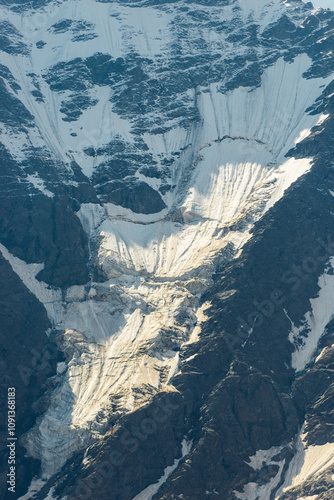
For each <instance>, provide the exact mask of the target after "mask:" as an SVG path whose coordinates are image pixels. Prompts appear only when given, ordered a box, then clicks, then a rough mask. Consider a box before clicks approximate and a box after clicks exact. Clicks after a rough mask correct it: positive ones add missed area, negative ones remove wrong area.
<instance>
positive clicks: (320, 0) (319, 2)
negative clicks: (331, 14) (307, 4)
mask: <svg viewBox="0 0 334 500" xmlns="http://www.w3.org/2000/svg"><path fill="white" fill-rule="evenodd" d="M312 4H313V7H320V8H322V9H330V10H334V4H333V0H312Z"/></svg>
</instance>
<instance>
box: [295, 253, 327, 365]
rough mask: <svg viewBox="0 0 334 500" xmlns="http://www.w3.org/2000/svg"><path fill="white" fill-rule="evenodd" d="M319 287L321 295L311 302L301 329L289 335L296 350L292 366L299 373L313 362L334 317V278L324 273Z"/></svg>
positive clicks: (297, 328) (296, 329)
mask: <svg viewBox="0 0 334 500" xmlns="http://www.w3.org/2000/svg"><path fill="white" fill-rule="evenodd" d="M330 263H331V268H333V266H334V257H332V258H331V259H330ZM318 286H319V287H320V291H319V294H318V296H317V297H316V298H314V299H311V300H310V302H311V310H310V311H309V312H307V313H306V315H305V317H304V319H303V322H302V323H303V324H302V325H301V326H299V327H297V326H293V328H292V329H291V332H290V335H289V339H290V342H292V343H293V344H294V346H295V348H296V350H295V351H294V352H293V353H292V362H291V365H292V367H293V368H295V370H296V371H297V372H298V371H301V370H303V369H304V368H305V367H306V365H307V364H308V363H309V362H310V361H311V359H312V356H313V355H314V353H315V351H316V349H317V345H318V341H319V339H320V337H321V336H322V335H323V333H324V331H325V327H326V325H327V324H328V323H329V321H330V320H331V319H332V317H333V315H334V302H333V295H334V276H333V275H330V274H328V273H324V274H323V275H322V276H320V278H319V281H318ZM303 331H304V332H305V333H306V338H305V337H304V336H302V335H301V333H302V332H303ZM300 342H301V344H300Z"/></svg>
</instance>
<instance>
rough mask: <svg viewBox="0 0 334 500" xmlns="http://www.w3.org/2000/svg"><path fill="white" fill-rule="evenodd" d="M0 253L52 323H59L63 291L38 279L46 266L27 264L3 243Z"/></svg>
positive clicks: (0, 245)
mask: <svg viewBox="0 0 334 500" xmlns="http://www.w3.org/2000/svg"><path fill="white" fill-rule="evenodd" d="M0 251H1V253H2V255H3V257H4V258H5V259H6V260H8V262H9V263H10V265H11V266H12V269H13V271H14V272H15V273H16V274H17V275H18V276H19V277H20V278H21V280H22V281H23V283H24V284H25V286H26V287H27V288H28V289H29V290H30V291H31V292H32V293H33V294H34V295H35V296H36V297H37V299H38V300H39V301H40V302H42V304H43V305H44V307H45V309H46V311H47V313H48V317H49V320H50V321H51V323H52V324H53V325H55V324H56V323H58V322H59V321H60V320H61V317H62V305H61V301H62V296H61V291H60V290H59V289H57V288H54V287H51V286H50V285H47V284H46V283H43V281H38V280H37V279H36V275H37V274H38V273H39V272H40V271H41V270H42V269H43V268H44V264H26V262H24V261H23V260H21V259H19V258H18V257H14V255H12V254H11V253H10V252H8V250H7V248H6V247H5V246H4V245H2V244H1V243H0Z"/></svg>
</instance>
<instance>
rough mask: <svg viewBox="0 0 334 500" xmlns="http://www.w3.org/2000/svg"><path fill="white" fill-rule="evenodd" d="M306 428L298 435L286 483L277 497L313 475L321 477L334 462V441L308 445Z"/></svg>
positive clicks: (285, 479) (286, 475)
mask: <svg viewBox="0 0 334 500" xmlns="http://www.w3.org/2000/svg"><path fill="white" fill-rule="evenodd" d="M304 429H305V426H303V428H302V429H301V431H300V433H299V434H298V436H297V440H296V452H295V455H294V457H293V459H292V461H291V462H290V465H289V469H288V471H287V472H286V474H285V478H284V484H283V485H282V486H281V487H280V489H279V490H278V491H277V493H276V495H277V498H279V496H280V495H282V494H283V493H284V492H286V491H288V490H290V489H291V488H294V487H296V486H298V485H301V484H302V483H303V482H304V481H306V480H308V479H311V478H312V477H319V475H320V474H321V473H322V472H324V471H325V470H326V469H327V468H329V467H331V466H332V465H333V464H334V443H326V444H324V445H321V446H315V445H311V446H306V444H305V434H304ZM311 498H312V497H311Z"/></svg>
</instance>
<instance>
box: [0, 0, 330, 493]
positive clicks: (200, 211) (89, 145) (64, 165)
mask: <svg viewBox="0 0 334 500" xmlns="http://www.w3.org/2000/svg"><path fill="white" fill-rule="evenodd" d="M238 6H239V12H238V16H239V21H240V22H241V23H244V24H246V25H247V24H252V23H257V24H258V26H259V30H260V32H261V31H262V32H263V31H264V30H265V28H266V27H267V26H268V25H272V24H273V23H275V22H276V21H277V20H278V19H279V18H280V17H281V16H282V15H283V14H284V13H285V12H287V9H289V8H290V4H289V2H286V1H283V2H282V1H280V0H273V1H271V2H268V1H266V0H258V1H256V2H249V1H247V0H239V1H238ZM317 6H318V4H317V2H314V7H317ZM322 6H324V5H322ZM201 8H202V9H203V11H209V10H210V15H211V16H212V17H213V18H214V19H215V20H216V21H222V20H224V21H225V22H231V23H232V21H233V19H234V18H235V15H236V14H235V11H233V8H232V5H227V6H225V7H219V8H216V7H210V6H205V5H202V6H201ZM288 12H289V10H288ZM2 13H3V16H4V19H5V20H6V21H8V22H10V23H11V24H12V25H13V26H15V28H16V29H17V31H18V32H19V33H20V34H21V35H22V37H23V39H24V40H25V41H27V44H28V46H29V54H28V55H26V54H14V55H12V54H7V53H5V52H1V55H0V59H1V63H2V64H3V65H5V66H6V67H7V68H8V69H9V70H10V72H11V74H12V75H13V77H14V79H15V80H16V81H17V82H18V84H19V86H20V88H19V89H17V90H16V91H15V92H14V91H13V90H12V89H9V91H10V92H11V93H13V92H14V93H15V95H16V97H17V98H18V99H19V100H20V101H21V102H22V103H23V105H24V106H25V108H26V109H27V110H28V111H29V113H30V114H31V115H32V116H33V117H34V123H35V127H33V128H31V129H30V130H28V131H22V130H21V131H18V130H10V128H6V127H5V126H3V125H2V126H1V130H0V132H1V137H0V139H1V142H2V143H3V144H4V145H5V146H6V148H7V149H8V151H9V152H10V153H11V155H12V157H13V158H15V159H17V161H21V160H22V158H24V152H25V148H36V150H37V149H39V148H41V150H42V153H43V155H45V158H52V159H53V160H54V161H55V164H56V166H57V168H58V169H59V170H60V171H62V175H63V177H64V178H63V182H64V183H65V184H68V185H72V186H76V181H74V180H73V179H72V169H73V162H75V163H76V164H77V165H78V166H79V167H80V170H81V172H82V174H83V175H84V176H85V177H87V178H88V179H94V176H95V175H97V172H98V171H99V168H100V166H101V164H102V163H101V162H103V161H105V162H108V158H109V156H108V152H106V151H105V147H106V145H107V144H108V143H109V142H110V141H111V140H113V139H115V138H118V139H121V140H122V141H123V142H124V143H126V144H127V147H133V148H134V150H136V149H138V133H137V132H134V129H135V128H138V127H140V125H138V123H137V122H138V120H139V119H138V117H136V116H135V114H134V113H132V114H131V110H127V109H125V111H124V113H121V112H120V110H119V108H118V107H117V102H118V101H117V95H116V90H117V89H115V88H113V87H112V86H110V85H109V84H101V83H98V84H92V83H91V82H89V83H87V86H86V88H85V92H87V96H88V98H89V99H90V102H91V103H93V105H91V106H88V107H87V108H86V109H82V110H80V114H79V116H78V117H76V119H75V120H72V121H71V120H68V121H66V120H64V112H62V111H61V110H62V109H63V108H62V106H64V104H63V103H64V102H65V101H66V99H67V100H70V99H71V97H73V93H72V91H71V90H69V89H67V88H65V89H61V90H59V89H58V90H56V89H55V87H56V85H57V82H56V83H54V82H52V83H50V82H48V81H47V75H48V72H49V71H51V73H52V71H55V70H54V68H59V66H57V65H59V64H63V63H66V62H68V61H73V60H79V59H80V60H84V59H85V60H86V59H87V58H89V57H93V56H95V55H96V54H102V53H103V54H108V55H110V56H111V57H112V58H113V60H117V59H118V58H125V57H126V55H127V54H128V53H129V52H131V51H135V52H136V53H137V54H138V56H139V57H141V58H147V59H149V60H151V61H153V63H154V70H152V72H153V74H154V72H157V68H158V67H159V65H161V64H162V61H164V60H167V59H168V58H170V57H171V54H172V50H171V45H172V43H173V38H174V35H175V33H174V32H175V30H177V28H176V27H175V19H176V18H177V15H179V12H178V9H177V8H176V7H174V6H173V5H170V6H166V7H164V8H162V9H156V8H154V7H150V6H145V7H143V6H141V7H133V6H126V5H122V4H120V3H119V2H112V3H102V2H97V1H94V0H85V2H79V1H77V0H67V1H62V2H60V3H59V2H50V3H49V4H48V5H46V6H45V7H43V8H42V9H40V10H38V11H37V10H29V9H28V10H26V11H24V12H23V13H20V14H18V13H16V12H14V11H13V10H11V9H7V8H3V9H2ZM291 15H293V10H292V14H291ZM295 16H296V17H295V19H296V23H300V24H301V25H302V23H303V17H302V16H301V15H300V14H299V13H295ZM64 20H71V22H72V25H73V26H75V23H81V26H82V25H83V24H84V25H85V27H86V28H85V30H84V34H85V37H86V39H85V40H84V42H82V43H78V42H77V41H75V36H76V33H77V32H78V29H74V28H73V33H72V32H71V33H72V34H71V36H72V35H73V37H74V38H73V39H72V41H71V42H69V30H68V29H67V30H64V31H62V29H61V28H60V27H59V26H60V23H62V22H63V21H64ZM55 26H56V27H57V26H58V27H57V28H55ZM71 30H72V28H71ZM71 30H70V31H71ZM79 31H80V30H79ZM201 36H202V37H203V39H204V40H205V42H206V43H208V44H209V45H210V46H212V47H213V48H215V50H220V49H221V47H224V54H225V55H224V57H225V58H226V59H228V58H234V57H236V58H237V57H242V56H243V55H244V54H243V48H242V46H240V45H238V44H235V43H231V42H230V41H228V39H227V36H226V34H225V33H218V32H217V31H214V30H210V29H209V28H205V29H203V30H202V32H201ZM194 38H195V35H194ZM41 41H43V43H44V44H43V45H41V44H40V42H41ZM193 43H194V39H191V38H190V39H184V40H183V41H182V44H183V45H184V47H183V49H184V52H185V53H188V52H189V53H190V54H191V53H192V52H193V50H192V49H191V48H190V47H191V45H192V44H193ZM254 50H255V52H256V54H257V56H258V57H261V50H262V48H261V47H259V48H256V49H254ZM247 64H248V63H247ZM312 64H313V63H312V60H311V59H310V57H309V56H308V55H306V54H299V55H297V56H296V57H294V58H293V60H286V58H285V57H284V54H283V53H282V54H278V56H277V59H276V60H275V61H274V62H273V63H272V64H271V65H269V66H268V67H266V68H265V69H264V70H263V72H262V74H261V78H260V80H261V81H260V84H259V85H258V86H255V85H253V84H251V85H250V86H239V87H237V88H231V89H230V90H227V91H224V92H222V88H221V87H222V82H221V81H214V82H209V83H208V85H203V84H202V83H201V84H198V85H195V86H194V88H191V89H187V90H186V91H184V92H182V99H183V101H184V102H183V105H184V107H185V108H187V109H190V108H191V106H194V105H195V107H196V110H197V113H198V119H197V120H196V121H195V122H194V123H193V124H192V125H191V126H189V127H188V128H185V127H184V125H183V124H182V123H180V119H179V118H178V117H176V118H172V119H167V118H166V125H168V127H167V129H166V130H162V131H159V130H156V129H155V130H154V131H150V130H148V129H147V127H146V126H145V127H143V130H142V131H141V133H140V134H139V137H140V139H141V141H143V143H144V144H145V150H146V149H147V151H148V154H150V155H151V158H153V159H154V161H155V162H156V164H157V165H158V170H159V169H160V170H159V171H162V170H163V165H164V164H163V162H162V159H166V158H167V159H169V160H170V158H172V159H173V161H170V165H169V171H168V172H167V174H166V176H165V178H164V179H163V182H168V185H170V186H172V187H173V189H170V190H167V191H166V192H163V191H161V198H162V200H163V203H164V208H162V209H161V210H158V211H156V212H154V211H153V212H152V213H140V211H138V212H135V211H133V210H131V209H130V208H129V207H125V206H120V205H117V204H116V203H112V202H110V201H108V200H107V201H105V200H104V199H103V198H102V197H100V199H99V203H92V202H83V203H81V205H80V208H79V210H78V211H77V217H78V218H79V220H80V221H81V224H82V226H83V228H84V230H85V232H86V234H87V237H88V241H89V252H90V262H91V263H93V265H94V266H95V267H96V268H98V269H99V270H100V272H101V274H102V275H103V277H104V279H103V280H100V281H98V280H96V279H94V276H92V275H91V276H90V281H89V282H87V283H85V284H84V285H74V286H71V287H69V288H67V289H66V290H61V289H60V288H57V287H54V286H50V285H48V284H46V283H44V282H42V281H40V280H38V279H36V276H37V274H38V273H39V272H40V271H41V270H42V269H43V264H40V263H29V264H28V263H25V262H24V261H22V260H20V259H19V258H17V257H15V256H14V255H12V254H11V253H10V252H9V250H8V249H7V248H6V247H5V246H4V245H0V251H1V253H2V255H3V257H4V258H5V259H6V260H7V261H8V262H9V263H10V264H11V266H12V269H13V270H14V272H15V273H16V274H17V275H18V276H19V277H20V278H21V280H22V281H23V283H24V284H25V285H26V286H27V287H28V288H29V290H30V291H31V292H32V293H33V294H35V296H36V297H37V298H38V300H39V301H40V302H42V303H43V304H44V305H45V308H46V310H47V313H48V316H49V319H50V321H51V323H52V326H53V328H54V330H55V331H57V332H58V334H57V337H56V340H57V343H58V345H59V348H60V349H61V350H62V351H63V352H64V354H65V357H66V364H64V363H61V364H59V366H58V368H59V369H58V375H57V381H58V384H57V387H56V388H55V389H54V390H53V393H52V398H51V404H50V406H49V408H48V409H47V411H46V412H45V414H44V415H43V416H42V417H41V418H39V420H38V421H37V423H36V425H35V426H34V427H33V428H32V429H31V430H30V431H29V432H28V433H27V434H26V435H25V436H24V438H23V443H24V446H25V447H26V449H27V451H28V454H29V455H30V456H31V457H34V458H37V459H39V460H40V461H41V467H42V478H43V479H44V480H46V479H48V478H49V477H50V476H52V475H54V474H55V473H57V472H58V471H59V470H60V469H61V467H62V466H63V465H64V464H65V463H66V461H67V460H68V459H69V458H70V457H71V456H72V455H73V454H74V453H75V452H77V451H80V450H82V449H85V448H87V447H88V446H89V445H90V443H92V442H93V440H94V439H96V438H98V437H99V436H102V435H103V434H104V432H105V431H106V429H107V427H108V426H110V423H111V425H113V423H115V422H116V421H117V418H119V417H120V416H121V415H124V414H125V413H127V412H132V411H134V410H136V409H137V408H139V407H142V406H143V405H145V404H146V403H147V402H148V401H149V400H150V399H151V398H152V397H153V396H154V395H155V394H157V393H158V392H159V391H165V392H169V391H170V392H174V391H175V390H176V389H175V388H174V387H173V377H174V376H175V375H176V374H177V373H178V371H179V351H180V348H181V347H182V346H184V345H186V344H187V343H195V342H197V340H198V335H199V334H200V324H201V321H202V320H205V309H206V308H209V307H210V304H205V306H203V305H202V304H201V300H200V299H201V296H202V295H203V293H204V292H205V290H207V289H208V288H209V287H210V286H211V285H212V282H213V275H214V273H215V269H216V267H217V265H219V263H220V262H225V261H232V260H233V259H235V258H236V257H238V256H240V254H241V253H242V251H243V246H244V244H245V243H246V242H247V241H248V240H249V239H250V238H251V230H252V228H253V226H254V224H255V223H256V221H258V220H259V219H260V218H261V217H262V216H263V215H264V214H265V213H266V212H267V211H268V210H269V209H270V208H271V207H273V206H274V204H275V203H278V202H279V200H280V199H281V198H282V197H283V196H284V193H285V192H286V190H288V189H289V187H290V186H291V185H292V184H293V183H294V182H295V181H297V179H299V178H300V177H301V176H302V175H304V174H305V173H307V172H308V171H309V170H310V168H311V167H312V164H313V158H312V157H305V158H302V159H301V158H297V157H294V156H289V155H288V153H289V151H290V150H292V149H293V148H295V146H296V145H298V144H299V143H301V142H302V141H303V140H304V139H305V138H307V137H308V136H309V135H310V134H311V132H312V130H314V127H322V126H323V125H324V124H325V123H326V120H327V118H328V115H327V114H324V113H322V112H319V113H315V114H310V113H309V108H310V107H311V106H312V105H314V103H315V102H316V100H317V99H318V98H319V97H320V96H321V95H322V93H323V91H324V89H325V88H326V87H328V86H329V85H330V83H331V82H332V81H333V73H330V74H329V75H326V76H324V77H313V78H307V77H306V75H307V73H308V71H309V70H310V68H311V67H312ZM50 68H51V69H50ZM52 68H53V69H52ZM31 75H34V77H33V78H32V76H31ZM233 76H234V75H233ZM115 87H116V85H115ZM37 88H38V89H39V92H40V94H41V96H42V97H43V99H36V98H34V96H33V91H36V89H37ZM194 103H195V104H194ZM157 116H159V110H157V109H154V108H152V110H151V111H150V119H152V121H153V122H154V120H156V119H157ZM22 144H23V147H22V146H21V145H22ZM88 150H91V151H93V153H92V154H91V155H90V154H87V151H88ZM98 151H100V153H99V154H97V152H98ZM131 151H132V150H131ZM175 152H177V153H178V154H177V155H175ZM41 175H42V174H40V173H38V172H35V173H34V174H28V175H27V177H26V181H27V182H28V183H30V184H31V185H32V186H33V187H34V188H35V190H37V191H38V192H39V193H40V194H42V195H45V196H47V197H49V198H53V197H54V196H55V193H53V192H52V186H50V184H48V183H47V180H45V179H43V178H42V177H41ZM134 177H135V179H137V181H138V182H143V183H146V184H148V185H149V186H150V188H151V189H152V190H154V191H156V192H158V190H159V188H161V186H162V180H161V179H160V178H159V176H157V177H154V176H153V177H152V176H147V175H145V173H142V171H140V170H137V171H136V172H135V174H134ZM321 280H322V281H321V282H320V283H319V286H321V288H322V290H321V295H320V296H319V301H318V302H321V303H323V302H324V301H323V294H326V293H327V292H328V293H327V295H326V297H325V299H326V305H327V302H328V301H330V297H331V296H332V291H333V286H332V281H333V280H332V276H324V277H322V278H321ZM326 284H327V285H326ZM326 286H327V288H328V290H327V289H326ZM312 308H313V313H314V317H315V318H313V319H312V317H311V316H312V314H311V313H310V315H309V316H307V317H305V321H306V322H309V323H310V322H311V321H314V322H317V321H318V317H317V299H314V302H312ZM327 309H328V311H327ZM327 309H326V317H324V315H323V309H321V308H320V307H319V311H320V313H319V314H320V316H321V317H322V320H321V321H320V320H319V321H320V323H321V324H320V326H319V327H318V326H317V325H315V327H314V329H315V330H316V332H315V335H316V337H314V336H310V341H309V344H307V343H306V345H305V348H304V349H301V348H298V349H296V351H295V352H294V353H293V354H292V366H293V367H294V368H295V369H296V370H302V369H303V368H305V366H306V363H307V362H308V361H310V359H311V356H312V354H313V353H314V351H315V348H316V346H317V341H318V340H319V338H320V336H321V335H322V333H323V331H324V328H325V326H326V324H327V323H328V321H329V320H330V319H331V317H332V316H333V313H334V311H333V310H332V306H330V305H329V306H328V307H327ZM59 332H61V333H59ZM299 334H300V330H298V328H297V327H294V326H293V328H292V332H291V341H292V342H293V340H294V337H299ZM305 352H306V354H307V356H306V355H305ZM273 452H277V450H276V449H275V450H273ZM326 453H327V448H326ZM330 453H332V451H330ZM310 456H311V455H310ZM326 456H327V455H326ZM331 456H332V455H331ZM312 457H313V455H312ZM312 457H311V459H310V460H311V461H313V458H312ZM262 458H263V457H262ZM268 460H269V461H270V457H269V458H268ZM177 463H178V462H177ZM177 463H175V467H176V466H177ZM305 463H306V462H305ZM283 465H284V464H283V463H281V464H280V467H281V469H280V472H281V470H282V468H283ZM172 467H174V466H172ZM305 467H306V468H307V466H306V465H305ZM305 474H306V473H305ZM303 477H304V476H303ZM305 477H306V476H305ZM278 481H279V478H275V479H274V480H273V482H272V483H270V485H269V486H268V488H269V489H268V488H267V489H262V490H261V489H260V490H258V489H255V490H254V488H253V486H252V484H249V485H248V486H246V487H245V488H246V489H245V491H244V493H238V494H237V495H238V498H240V499H243V498H247V500H252V499H253V498H254V500H255V498H257V497H258V496H259V495H260V498H261V499H262V498H263V499H265V498H267V496H266V495H267V494H268V491H271V490H272V489H273V488H274V487H276V486H277V485H278ZM291 484H293V485H294V483H291ZM154 488H155V487H154ZM252 488H253V489H252ZM154 491H156V490H154ZM245 495H246V496H245ZM261 495H262V496H261ZM51 496H52V495H51ZM136 498H138V499H139V498H148V497H147V496H146V493H145V492H144V493H143V494H142V495H140V494H139V495H138V497H136Z"/></svg>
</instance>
